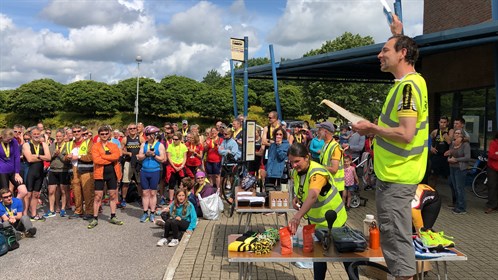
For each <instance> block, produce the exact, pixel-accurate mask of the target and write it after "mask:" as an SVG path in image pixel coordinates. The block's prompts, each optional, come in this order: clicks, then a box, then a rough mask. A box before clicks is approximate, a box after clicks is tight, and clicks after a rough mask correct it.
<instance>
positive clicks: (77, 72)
mask: <svg viewBox="0 0 498 280" xmlns="http://www.w3.org/2000/svg"><path fill="white" fill-rule="evenodd" d="M387 2H388V3H390V4H392V3H393V2H394V0H387ZM402 4H403V17H404V20H403V21H404V24H405V34H407V35H409V36H416V35H420V34H422V21H423V0H403V1H402ZM391 7H392V5H391ZM344 32H352V33H354V34H360V35H362V36H372V37H373V38H374V39H375V42H377V43H380V42H385V40H386V39H387V38H388V37H389V35H390V33H389V30H388V25H387V22H386V19H385V17H384V15H383V13H382V6H381V4H380V1H379V0H211V1H194V0H0V45H1V48H0V89H10V88H17V87H19V86H20V85H22V84H24V83H27V82H30V81H32V80H35V79H41V78H50V79H54V80H56V81H58V82H61V83H63V84H68V83H71V82H74V81H78V80H84V79H90V77H91V79H92V80H96V81H101V82H106V83H116V82H117V81H120V80H124V79H127V78H130V77H136V75H137V63H136V61H135V58H136V56H137V55H140V56H141V57H142V60H143V61H142V63H141V64H140V76H144V77H149V78H153V79H156V80H157V81H159V80H160V79H162V78H163V77H165V76H168V75H181V76H186V77H190V78H193V79H196V80H199V81H200V80H202V78H203V77H204V76H205V75H206V73H207V72H208V71H209V70H211V69H216V70H218V71H219V72H220V73H225V72H226V71H228V70H229V59H230V45H229V39H230V37H235V38H244V36H248V38H249V46H250V48H249V57H250V58H254V57H269V54H268V53H269V51H268V46H269V45H270V44H273V46H274V50H275V57H276V59H277V61H278V60H279V59H280V58H281V57H284V58H291V59H292V58H299V57H302V55H303V54H304V53H305V52H307V51H309V50H311V49H317V48H319V47H320V46H321V45H322V44H323V43H324V42H325V41H326V40H332V39H334V38H335V37H337V36H340V35H341V34H343V33H344Z"/></svg>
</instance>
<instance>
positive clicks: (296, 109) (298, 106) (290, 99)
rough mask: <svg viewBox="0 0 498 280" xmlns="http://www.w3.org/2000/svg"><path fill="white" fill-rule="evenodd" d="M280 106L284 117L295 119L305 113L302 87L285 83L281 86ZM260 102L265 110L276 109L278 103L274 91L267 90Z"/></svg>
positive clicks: (279, 93)
mask: <svg viewBox="0 0 498 280" xmlns="http://www.w3.org/2000/svg"><path fill="white" fill-rule="evenodd" d="M278 95H279V98H280V107H281V109H282V115H283V118H284V119H294V118H296V117H298V116H301V115H303V114H304V113H305V106H304V104H303V102H304V101H303V94H302V89H301V87H298V86H294V85H284V86H282V87H280V88H279V91H278ZM260 102H261V104H262V107H263V108H264V110H265V112H270V111H276V108H277V105H276V101H275V94H274V92H273V91H271V92H267V93H265V94H264V95H262V96H261V97H260Z"/></svg>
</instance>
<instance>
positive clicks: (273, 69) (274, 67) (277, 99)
mask: <svg viewBox="0 0 498 280" xmlns="http://www.w3.org/2000/svg"><path fill="white" fill-rule="evenodd" d="M270 59H271V73H272V76H273V91H274V92H275V104H276V105H277V114H278V119H279V120H283V118H282V109H281V108H280V97H279V96H278V83H277V65H276V63H275V54H274V52H273V45H270Z"/></svg>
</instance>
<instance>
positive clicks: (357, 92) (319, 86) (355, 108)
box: [303, 32, 388, 120]
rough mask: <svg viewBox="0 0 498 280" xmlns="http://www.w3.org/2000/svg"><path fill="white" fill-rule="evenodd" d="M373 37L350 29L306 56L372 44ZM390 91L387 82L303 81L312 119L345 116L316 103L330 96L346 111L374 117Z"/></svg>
mask: <svg viewBox="0 0 498 280" xmlns="http://www.w3.org/2000/svg"><path fill="white" fill-rule="evenodd" d="M373 43H374V41H373V39H372V37H370V36H367V37H361V36H360V35H358V34H357V35H353V34H351V33H349V32H346V33H344V34H343V35H341V36H340V37H338V38H336V39H335V40H332V41H326V42H325V44H323V45H322V47H321V48H320V49H317V50H311V51H309V52H308V53H306V54H305V55H304V56H312V55H318V54H323V53H327V52H335V51H340V50H344V49H350V48H356V47H361V46H366V45H371V44H373ZM387 91H388V85H383V84H369V83H331V82H306V83H304V84H303V97H304V107H305V108H306V110H307V111H308V112H309V113H310V114H311V117H312V119H313V120H319V119H324V118H328V117H329V116H330V115H333V116H335V117H338V118H342V117H341V116H339V115H338V114H337V113H336V112H335V111H332V110H330V109H329V108H328V107H327V108H325V107H323V108H319V107H318V108H319V109H318V110H317V106H318V105H319V104H320V102H321V101H322V100H323V99H330V100H331V101H333V102H335V103H337V104H338V105H340V106H342V107H344V108H346V109H347V110H349V111H351V112H353V113H356V114H359V115H361V116H363V117H365V118H368V119H370V120H372V119H373V118H375V117H377V116H378V114H379V113H380V110H381V106H382V101H383V100H384V99H385V96H386V94H387Z"/></svg>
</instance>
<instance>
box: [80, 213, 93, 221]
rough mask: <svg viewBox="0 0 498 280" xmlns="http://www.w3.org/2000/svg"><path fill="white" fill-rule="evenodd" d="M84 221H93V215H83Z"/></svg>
mask: <svg viewBox="0 0 498 280" xmlns="http://www.w3.org/2000/svg"><path fill="white" fill-rule="evenodd" d="M82 218H83V220H85V221H91V220H92V219H93V215H91V214H86V215H83V217H82Z"/></svg>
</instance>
